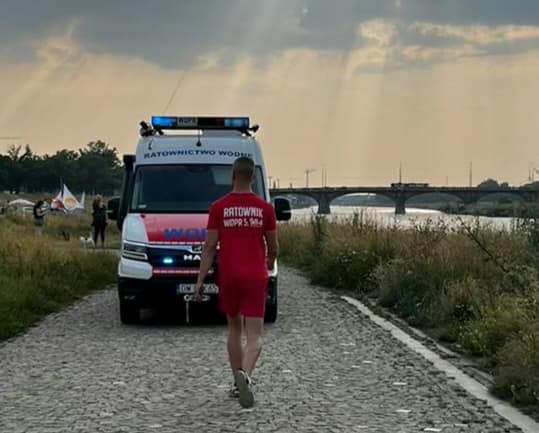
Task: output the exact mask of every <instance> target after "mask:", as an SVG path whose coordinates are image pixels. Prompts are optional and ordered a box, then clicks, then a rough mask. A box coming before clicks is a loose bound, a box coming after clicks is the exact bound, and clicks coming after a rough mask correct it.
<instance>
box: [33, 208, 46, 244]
mask: <svg viewBox="0 0 539 433" xmlns="http://www.w3.org/2000/svg"><path fill="white" fill-rule="evenodd" d="M44 204H45V202H44V201H43V200H38V201H37V203H36V204H35V205H34V208H33V210H32V213H33V214H34V226H35V228H36V234H37V235H39V236H41V235H42V234H43V226H44V225H45V213H46V212H45V209H43V205H44Z"/></svg>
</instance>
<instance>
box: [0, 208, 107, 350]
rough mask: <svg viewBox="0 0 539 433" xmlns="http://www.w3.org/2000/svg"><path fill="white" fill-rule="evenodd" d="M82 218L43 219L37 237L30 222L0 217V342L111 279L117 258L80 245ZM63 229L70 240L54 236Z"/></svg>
mask: <svg viewBox="0 0 539 433" xmlns="http://www.w3.org/2000/svg"><path fill="white" fill-rule="evenodd" d="M87 218H88V217H84V216H82V217H75V218H69V219H68V218H65V219H64V218H63V217H61V218H58V219H53V218H52V217H50V218H47V223H46V229H45V235H44V236H37V235H35V233H34V227H33V224H32V219H31V218H22V217H20V216H13V215H11V216H2V217H0V239H2V242H0V340H3V339H6V338H9V337H11V336H13V335H16V334H18V333H21V332H23V331H24V330H25V329H26V328H27V327H28V326H30V325H31V324H33V323H34V322H36V321H37V320H39V319H40V318H42V317H43V316H44V315H46V314H48V313H51V312H53V311H57V310H59V309H61V308H62V307H63V306H65V305H67V304H69V303H71V302H73V301H75V300H77V299H79V298H81V297H82V296H84V295H85V294H87V293H89V292H90V291H92V290H96V289H101V288H103V287H104V286H105V285H106V284H108V283H111V282H113V281H114V280H115V278H116V265H117V258H116V256H114V255H112V254H109V253H99V252H94V251H88V250H84V249H82V248H81V246H80V242H79V241H78V238H77V237H76V234H78V233H82V232H84V231H86V227H84V226H85V225H86V224H87V222H88V221H87ZM65 228H67V229H69V230H71V231H72V234H73V236H72V239H71V240H70V241H69V242H66V241H64V240H63V238H62V237H61V234H59V233H57V232H58V231H59V230H60V229H65Z"/></svg>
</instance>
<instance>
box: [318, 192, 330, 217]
mask: <svg viewBox="0 0 539 433" xmlns="http://www.w3.org/2000/svg"><path fill="white" fill-rule="evenodd" d="M329 204H330V200H329V198H328V197H327V196H326V195H325V194H321V195H320V198H319V199H318V215H329V214H330V213H331V207H330V205H329Z"/></svg>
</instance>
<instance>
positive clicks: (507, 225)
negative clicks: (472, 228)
mask: <svg viewBox="0 0 539 433" xmlns="http://www.w3.org/2000/svg"><path fill="white" fill-rule="evenodd" d="M317 209H318V207H317V206H313V207H309V208H304V209H293V210H292V221H295V222H302V221H307V220H308V219H309V218H310V216H312V215H316V212H317ZM354 213H359V214H363V215H364V216H365V217H367V218H370V219H374V220H375V221H377V222H378V223H380V224H381V225H383V226H391V225H394V224H398V225H399V227H403V228H408V227H412V226H414V225H418V224H425V223H427V222H429V221H431V222H435V223H436V222H440V221H443V222H445V223H446V224H447V225H448V226H458V225H460V221H459V219H461V220H463V221H465V222H466V223H469V224H473V223H475V222H476V221H479V223H480V224H481V225H482V226H485V227H491V228H497V229H502V230H510V229H511V228H512V227H513V226H514V223H515V221H514V219H513V218H491V217H474V216H470V215H449V214H445V213H443V212H440V211H437V210H430V209H416V208H407V209H406V215H395V209H394V208H392V207H391V208H390V207H367V206H333V205H332V206H331V215H329V218H330V219H331V220H342V219H346V218H351V217H352V216H353V215H354Z"/></svg>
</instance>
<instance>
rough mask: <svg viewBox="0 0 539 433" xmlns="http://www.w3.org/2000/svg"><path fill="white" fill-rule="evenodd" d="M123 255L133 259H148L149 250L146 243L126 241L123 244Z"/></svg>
mask: <svg viewBox="0 0 539 433" xmlns="http://www.w3.org/2000/svg"><path fill="white" fill-rule="evenodd" d="M122 257H124V258H126V259H131V260H141V261H144V262H145V261H147V260H148V252H147V249H146V246H145V245H138V244H132V243H130V242H124V243H123V245H122Z"/></svg>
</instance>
